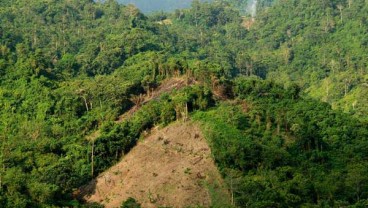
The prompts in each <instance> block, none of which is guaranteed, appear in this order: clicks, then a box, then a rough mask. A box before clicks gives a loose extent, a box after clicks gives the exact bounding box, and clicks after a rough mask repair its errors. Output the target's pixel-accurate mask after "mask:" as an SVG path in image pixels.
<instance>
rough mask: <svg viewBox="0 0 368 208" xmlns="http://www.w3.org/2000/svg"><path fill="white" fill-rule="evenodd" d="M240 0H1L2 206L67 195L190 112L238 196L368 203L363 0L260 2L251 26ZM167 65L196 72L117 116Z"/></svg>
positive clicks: (268, 202)
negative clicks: (181, 0) (140, 2)
mask: <svg viewBox="0 0 368 208" xmlns="http://www.w3.org/2000/svg"><path fill="white" fill-rule="evenodd" d="M236 2H238V3H243V2H239V1H231V2H230V3H229V2H218V1H216V2H215V3H212V4H209V3H203V4H201V3H199V2H198V1H196V2H194V3H193V4H192V7H191V8H190V9H187V10H182V11H179V10H178V11H176V12H174V13H173V14H155V15H152V16H145V15H143V14H142V13H140V11H139V10H137V9H136V8H134V7H132V6H127V7H126V6H122V5H119V4H117V3H116V2H115V1H112V0H110V1H106V2H105V3H94V2H93V1H88V0H84V1H48V2H47V3H46V2H45V1H41V0H35V1H24V0H17V1H14V0H2V1H1V2H0V23H1V24H0V95H1V96H0V116H1V119H0V207H50V206H56V207H60V206H78V204H79V202H78V201H77V200H75V199H74V198H73V194H72V193H73V191H75V190H76V188H78V187H79V186H81V185H83V184H85V183H86V182H87V181H89V180H90V179H91V178H92V177H93V176H96V175H97V174H98V173H99V172H101V171H103V170H104V169H106V168H108V167H109V166H110V165H111V164H113V163H114V162H116V161H117V160H118V159H119V158H120V156H121V155H123V154H125V153H127V152H128V151H129V150H130V148H131V147H132V146H134V144H135V142H136V141H137V139H138V138H139V137H140V134H141V132H142V131H144V130H146V129H148V128H151V127H152V126H154V125H159V124H167V123H169V122H171V121H173V120H175V119H179V118H183V117H184V118H185V117H187V115H188V113H190V112H192V111H195V113H194V118H195V119H197V120H199V121H202V122H203V126H204V127H206V131H205V132H206V134H207V137H208V139H209V141H210V142H211V145H212V148H213V153H214V157H215V159H216V161H217V163H218V166H219V167H220V169H221V170H222V173H223V175H224V177H225V178H226V180H227V182H228V186H229V189H230V191H231V192H232V193H234V199H235V204H236V205H237V206H239V207H245V206H249V207H299V206H305V207H313V206H322V207H323V206H325V207H330V206H335V207H341V206H348V205H356V206H357V207H359V206H360V207H364V206H367V198H368V187H367V184H368V178H367V177H368V174H367V173H368V164H367V162H366V161H368V155H367V153H368V143H367V139H368V135H367V134H368V133H367V131H368V130H367V129H368V128H367V121H368V118H367V113H368V106H367V103H368V93H367V89H368V72H367V64H368V59H367V54H368V51H367V50H368V47H367V45H368V39H367V37H368V35H367V33H368V22H367V21H368V20H367V16H366V14H368V2H367V1H365V0H354V1H349V0H348V1H341V0H339V1H338V0H324V1H316V0H313V1H307V0H300V1H294V0H285V1H281V0H280V1H275V3H274V4H273V6H272V7H268V6H270V1H259V2H260V5H261V6H260V7H259V8H258V15H257V17H256V22H255V25H253V26H252V28H251V29H250V30H249V31H248V30H246V29H245V28H244V27H242V26H241V23H242V21H243V20H242V18H241V16H240V15H239V13H238V12H237V11H236V9H234V7H233V5H235V4H234V3H236ZM266 7H267V8H266ZM165 19H168V20H166V21H163V20H165ZM173 76H184V77H189V78H191V79H195V80H196V81H197V83H198V84H197V85H196V86H188V87H186V88H184V89H182V90H179V91H175V92H173V93H170V94H165V95H162V96H161V97H160V99H157V100H154V101H152V102H149V103H146V104H144V105H143V107H142V108H140V110H139V111H137V112H136V113H135V114H134V115H133V116H132V117H131V118H129V119H127V120H126V121H124V122H122V123H121V124H116V123H114V122H113V121H114V120H116V119H117V117H118V116H119V115H120V114H122V113H124V112H126V111H127V110H128V109H129V108H131V107H132V106H133V105H134V102H133V101H135V98H136V96H137V95H139V94H142V93H145V92H147V91H148V90H150V89H152V88H155V87H156V86H158V85H159V84H160V82H161V81H162V80H164V79H166V78H170V77H173ZM255 77H260V78H262V79H266V80H261V79H260V78H255ZM212 94H216V95H218V96H217V98H216V97H215V96H212ZM218 97H220V98H222V99H219V98H218ZM312 98H314V99H312ZM226 100H227V101H226ZM330 104H331V105H332V107H331V105H330ZM97 129H101V135H100V136H99V137H98V138H96V139H95V140H87V139H86V138H87V137H88V135H90V134H91V133H93V132H95V131H96V130H97ZM92 149H93V151H92ZM92 158H93V159H92ZM92 166H93V168H92ZM92 170H93V171H92ZM80 206H82V205H80Z"/></svg>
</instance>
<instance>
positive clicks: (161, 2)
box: [119, 0, 212, 13]
mask: <svg viewBox="0 0 368 208" xmlns="http://www.w3.org/2000/svg"><path fill="white" fill-rule="evenodd" d="M202 1H205V0H202ZM207 1H212V0H207ZM119 2H120V3H122V4H134V5H136V6H137V7H138V8H139V9H140V10H141V11H142V12H144V13H151V12H155V11H174V10H175V9H182V8H188V7H190V5H191V3H192V0H150V1H147V0H119Z"/></svg>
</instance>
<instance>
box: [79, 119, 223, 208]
mask: <svg viewBox="0 0 368 208" xmlns="http://www.w3.org/2000/svg"><path fill="white" fill-rule="evenodd" d="M209 184H210V186H213V187H215V191H216V192H217V193H218V194H220V196H222V197H224V199H226V200H228V199H229V194H228V192H227V191H226V189H225V188H224V187H222V186H221V185H219V184H223V182H222V179H221V177H220V174H219V172H218V170H217V168H216V166H215V164H214V161H213V160H212V157H211V151H210V148H209V146H208V144H207V142H206V140H205V139H204V138H203V136H202V134H201V132H200V130H199V128H198V127H197V126H196V125H195V124H192V123H182V122H177V123H174V124H172V125H170V126H168V127H166V128H163V129H155V130H152V132H151V134H150V135H149V136H148V137H147V138H145V139H144V140H143V141H140V142H139V143H138V144H137V146H136V147H134V148H133V149H132V150H131V151H130V152H129V153H128V154H127V155H126V156H125V157H124V158H123V159H122V161H121V162H119V163H118V164H116V165H115V166H113V167H111V168H110V169H109V170H107V171H105V172H104V173H102V174H101V175H100V176H98V177H97V178H96V179H95V180H94V181H92V182H91V183H90V184H88V185H87V186H85V187H83V188H82V189H81V194H82V197H83V198H84V199H85V200H86V201H87V202H98V203H102V204H103V205H105V207H106V208H110V207H120V205H121V203H122V202H123V201H125V200H126V199H127V198H128V197H133V198H135V199H136V200H137V201H138V202H139V203H141V204H142V207H149V208H150V207H159V206H170V207H187V206H190V205H192V206H194V205H201V206H204V207H209V206H210V205H211V193H212V192H210V191H209V189H208V187H209Z"/></svg>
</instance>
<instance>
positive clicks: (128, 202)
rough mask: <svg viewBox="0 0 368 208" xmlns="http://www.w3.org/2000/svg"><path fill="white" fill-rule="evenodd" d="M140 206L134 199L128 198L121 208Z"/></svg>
mask: <svg viewBox="0 0 368 208" xmlns="http://www.w3.org/2000/svg"><path fill="white" fill-rule="evenodd" d="M140 207H141V204H139V203H138V202H137V201H136V200H135V199H133V198H131V197H129V198H128V199H127V200H126V201H125V202H123V204H122V205H121V208H140Z"/></svg>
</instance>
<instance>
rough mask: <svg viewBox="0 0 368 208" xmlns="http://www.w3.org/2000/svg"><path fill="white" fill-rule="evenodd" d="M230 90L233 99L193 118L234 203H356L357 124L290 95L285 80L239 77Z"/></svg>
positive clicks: (360, 177) (360, 130) (360, 135)
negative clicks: (203, 133) (233, 198)
mask: <svg viewBox="0 0 368 208" xmlns="http://www.w3.org/2000/svg"><path fill="white" fill-rule="evenodd" d="M234 90H235V92H236V94H237V96H238V100H237V101H236V102H228V103H226V102H225V103H223V104H221V105H219V106H218V107H216V108H213V109H211V110H209V111H206V112H198V113H196V114H195V115H194V119H195V120H198V121H200V122H201V123H202V124H203V127H204V130H205V135H206V137H207V138H208V140H209V142H210V144H211V148H212V153H213V155H214V157H215V159H216V163H217V164H218V165H219V167H220V169H221V170H222V173H223V175H224V177H225V179H226V181H227V184H228V186H229V188H230V191H231V193H232V194H234V196H235V200H236V204H237V205H238V206H240V207H244V206H251V207H303V206H306V207H309V206H312V205H315V206H339V205H343V204H355V205H356V206H359V204H361V203H362V201H361V200H362V199H365V198H366V197H368V195H367V194H368V192H367V190H368V189H367V187H365V186H364V187H362V184H365V182H363V181H365V180H366V179H367V177H366V173H365V171H367V168H366V167H367V166H366V162H365V160H366V159H367V154H356V153H357V152H361V150H357V149H356V148H358V149H359V148H360V147H361V142H363V141H365V140H366V139H365V138H368V131H367V129H366V128H365V125H364V123H360V122H359V121H358V120H356V119H352V118H349V117H347V116H346V115H344V114H342V113H340V112H336V111H333V110H332V109H331V107H330V106H329V105H327V104H325V103H321V102H318V101H315V100H308V99H302V98H298V93H296V94H295V89H293V87H291V88H289V89H284V88H283V87H281V86H279V85H276V84H274V83H272V82H267V81H263V80H257V79H254V78H250V79H246V78H240V79H237V80H236V82H235V86H234ZM352 164H354V165H352ZM353 175H354V176H353ZM353 184H355V185H353ZM358 184H359V185H358ZM353 187H354V188H353ZM363 203H364V202H363Z"/></svg>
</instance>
